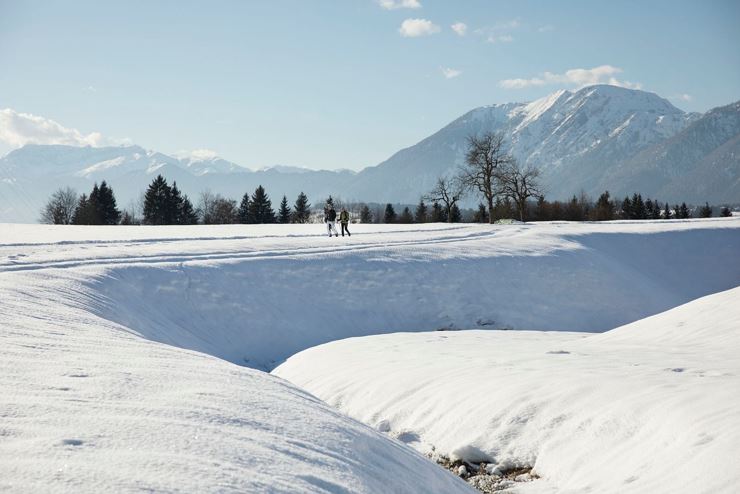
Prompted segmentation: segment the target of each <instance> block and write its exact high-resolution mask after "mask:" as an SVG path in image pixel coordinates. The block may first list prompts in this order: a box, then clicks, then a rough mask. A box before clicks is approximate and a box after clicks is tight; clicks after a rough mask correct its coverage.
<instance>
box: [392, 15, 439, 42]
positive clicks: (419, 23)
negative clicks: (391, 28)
mask: <svg viewBox="0 0 740 494" xmlns="http://www.w3.org/2000/svg"><path fill="white" fill-rule="evenodd" d="M398 32H399V33H401V36H403V37H404V38H416V37H419V36H429V35H432V34H435V33H438V32H439V26H438V25H436V24H434V23H433V22H432V21H429V20H426V19H406V20H405V21H403V23H401V27H400V28H399V29H398Z"/></svg>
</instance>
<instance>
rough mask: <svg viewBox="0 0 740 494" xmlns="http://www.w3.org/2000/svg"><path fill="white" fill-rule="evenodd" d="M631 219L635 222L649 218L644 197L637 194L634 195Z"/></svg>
mask: <svg viewBox="0 0 740 494" xmlns="http://www.w3.org/2000/svg"><path fill="white" fill-rule="evenodd" d="M631 217H632V219H635V220H644V219H646V218H647V211H646V209H645V203H644V202H643V200H642V195H640V194H637V193H635V194H633V195H632V215H631Z"/></svg>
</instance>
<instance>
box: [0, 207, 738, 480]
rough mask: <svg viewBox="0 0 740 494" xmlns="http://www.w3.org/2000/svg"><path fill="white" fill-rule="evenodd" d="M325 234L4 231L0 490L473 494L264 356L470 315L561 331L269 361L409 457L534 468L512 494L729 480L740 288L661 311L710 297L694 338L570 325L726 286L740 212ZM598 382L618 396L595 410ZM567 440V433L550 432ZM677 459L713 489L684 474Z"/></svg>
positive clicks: (287, 229)
mask: <svg viewBox="0 0 740 494" xmlns="http://www.w3.org/2000/svg"><path fill="white" fill-rule="evenodd" d="M322 231H323V230H322V228H321V226H320V225H300V226H299V225H290V226H278V225H270V226H243V225H233V226H217V227H205V226H197V227H156V228H155V227H149V228H147V227H53V226H42V225H0V328H1V331H0V362H1V363H0V368H1V369H2V371H1V373H0V489H7V490H10V491H18V492H21V491H22V492H27V491H34V490H35V491H48V490H63V491H64V490H69V491H71V490H80V489H82V490H87V491H102V490H110V489H114V490H119V491H120V490H124V491H125V490H182V491H204V490H205V491H230V490H234V491H236V490H239V491H259V492H261V491H276V492H302V491H303V492H316V491H326V492H456V491H458V490H459V491H460V492H466V491H467V489H468V488H467V486H466V485H465V484H464V483H463V482H462V481H460V480H459V479H455V478H454V476H452V475H451V474H449V473H448V472H445V471H444V470H442V469H440V468H439V467H437V466H436V465H434V464H433V463H431V462H428V461H427V460H425V459H424V458H422V457H421V455H419V454H418V453H416V452H414V451H413V449H411V448H408V447H406V446H404V445H402V444H401V443H399V442H393V441H389V440H388V439H387V438H386V437H384V435H383V434H381V433H379V432H377V431H373V430H372V429H371V428H369V427H366V426H363V425H361V424H359V423H358V422H356V421H354V420H352V419H350V418H348V417H346V416H344V415H343V414H341V413H339V412H337V411H335V410H334V409H333V408H331V407H330V406H328V405H325V404H323V403H322V402H320V401H318V400H317V399H315V398H313V397H312V396H310V395H308V394H307V393H305V392H303V391H301V390H300V389H299V388H297V387H295V386H294V385H290V384H288V383H286V382H285V381H283V380H281V379H278V378H277V377H274V376H270V375H268V374H265V373H264V372H261V370H271V369H273V368H274V367H276V366H277V365H279V364H280V363H282V362H283V361H284V360H285V359H287V358H288V357H290V356H291V355H294V354H295V353H297V352H300V351H301V350H306V349H308V348H311V347H313V346H315V345H319V344H322V343H326V342H330V341H334V340H339V339H342V338H347V337H352V336H364V335H372V334H383V333H391V332H398V331H417V332H418V331H430V330H436V329H468V328H485V329H494V328H512V329H523V330H550V331H566V332H563V333H541V332H519V331H516V332H479V331H474V332H468V331H464V332H444V333H420V334H416V335H409V334H398V335H386V336H378V337H372V338H364V339H353V340H347V341H341V342H336V343H332V344H329V345H326V346H322V347H318V348H314V349H312V350H308V351H307V352H304V353H301V354H299V355H296V356H295V357H293V358H291V359H290V360H288V362H287V363H285V364H284V365H283V366H282V367H280V368H279V369H278V370H277V373H278V374H280V375H281V376H285V377H289V378H290V380H291V381H293V382H294V383H296V384H298V385H300V386H305V388H306V389H307V390H308V391H309V392H311V393H314V394H316V395H317V396H319V397H320V398H326V399H327V400H328V401H329V403H330V404H331V405H336V406H338V407H339V408H340V410H342V411H346V412H348V413H349V414H350V415H352V416H354V417H356V418H358V419H360V420H362V421H365V422H367V423H368V424H369V425H370V426H373V427H377V426H378V425H379V424H380V423H381V421H383V420H385V422H383V423H382V425H381V429H384V430H385V429H386V428H388V429H389V430H391V431H393V432H394V433H396V435H399V434H400V436H399V437H401V439H404V440H405V441H406V442H411V443H413V444H412V445H414V446H417V447H420V448H421V449H424V447H423V446H424V445H429V444H433V445H435V446H436V447H437V451H438V452H439V453H449V454H453V453H457V454H460V455H461V456H462V457H464V458H468V459H472V458H471V457H470V456H469V455H471V454H472V455H473V456H475V454H480V455H482V457H481V458H483V459H486V460H487V461H489V462H490V461H495V462H496V461H497V462H506V461H509V462H522V463H529V464H532V465H534V466H535V467H536V470H537V472H538V473H539V474H540V475H541V476H542V477H543V479H541V480H538V481H536V482H533V483H532V484H531V486H532V487H530V488H533V487H534V486H535V485H536V486H540V487H539V488H544V487H543V486H551V487H553V488H556V489H560V488H567V489H574V490H576V491H584V490H585V489H588V488H589V487H590V488H595V489H596V490H603V489H606V490H609V489H608V488H611V489H613V490H616V491H624V490H633V489H634V490H635V492H638V491H639V490H640V489H642V487H643V486H646V487H645V489H648V490H651V489H652V487H653V486H658V487H661V486H663V485H664V484H660V483H655V484H651V482H658V480H660V477H662V476H663V475H664V474H665V472H671V477H672V478H673V477H675V478H676V479H682V481H683V482H684V485H691V486H694V487H696V488H697V489H698V490H700V491H701V490H703V489H704V487H703V486H706V485H709V486H713V487H715V488H716V489H715V491H717V490H722V489H723V488H724V487H726V485H727V484H724V483H723V482H726V481H728V479H730V480H735V481H737V480H738V479H737V477H736V474H735V470H736V469H733V467H732V465H735V464H737V463H729V461H730V460H733V461H734V459H736V458H737V456H738V454H737V451H738V448H737V447H733V446H731V444H733V443H734V444H737V439H738V437H737V430H738V426H737V425H734V426H732V427H730V425H732V423H733V422H734V424H738V423H740V420H738V416H737V415H736V414H735V415H733V413H736V412H732V411H731V409H732V408H733V407H734V408H735V409H737V408H738V407H737V405H738V403H737V401H736V400H737V398H736V396H735V395H733V394H732V392H733V390H735V389H737V388H738V386H737V384H738V381H737V377H736V376H737V371H738V368H737V366H733V365H734V364H730V363H727V360H728V356H729V355H731V354H733V353H734V354H737V353H738V350H740V348H739V347H740V338H739V337H738V334H737V331H736V329H737V326H738V323H737V314H736V313H725V312H721V311H719V309H718V308H716V307H715V308H712V307H714V306H712V305H711V304H712V303H715V302H712V301H715V300H720V301H721V302H722V303H719V302H717V303H716V304H715V305H716V306H717V307H721V308H725V309H726V308H727V307H730V308H733V307H734V306H737V305H738V304H737V303H735V304H732V303H728V300H729V301H730V302H732V301H733V300H735V301H736V300H737V299H738V293H737V292H736V291H729V292H725V293H723V294H719V295H715V296H713V297H710V298H707V299H703V300H700V301H697V302H694V304H699V305H688V306H686V307H688V308H686V307H684V308H680V309H676V310H677V311H680V310H684V311H689V313H690V314H693V313H695V312H700V311H705V310H706V311H709V312H710V314H709V315H710V316H711V317H704V318H702V320H700V321H696V320H694V319H691V318H690V317H688V316H686V317H685V319H686V321H687V322H686V327H693V328H696V329H697V330H701V331H705V332H708V331H711V330H712V328H718V329H717V330H716V331H720V329H722V328H725V329H723V330H722V332H721V334H724V335H725V336H724V337H723V338H724V339H722V340H720V339H718V338H709V339H710V340H712V342H713V343H711V344H710V343H705V339H700V340H699V343H698V344H693V345H691V344H689V343H681V341H683V340H680V341H679V340H676V341H673V340H672V338H671V335H672V334H673V332H668V333H666V332H665V331H667V330H663V332H662V333H661V332H658V330H656V331H651V332H650V335H652V336H651V337H650V338H647V334H648V333H647V332H643V331H636V330H635V329H634V327H633V329H631V330H630V329H629V328H630V327H631V326H628V327H625V328H622V329H620V330H619V331H616V332H610V333H605V334H603V335H598V336H590V335H584V334H582V333H581V334H578V333H573V331H577V332H584V331H595V332H601V331H606V330H609V329H611V328H613V327H616V326H620V325H622V324H626V323H630V322H633V321H637V320H639V319H642V318H644V317H647V316H650V315H653V314H657V313H659V312H662V311H664V310H668V309H671V308H673V307H676V306H678V305H681V304H684V303H687V302H690V301H691V300H693V299H696V298H698V297H702V296H705V295H709V294H712V293H715V292H719V291H722V290H728V289H731V288H734V287H736V286H738V285H739V284H740V283H738V282H739V281H740V261H739V260H738V254H737V253H738V251H739V248H740V220H738V219H733V218H730V219H711V220H694V221H685V222H677V221H671V222H654V223H653V222H635V223H630V222H612V223H609V224H570V223H552V224H540V225H536V224H534V225H502V226H494V227H490V226H487V225H485V226H475V225H455V226H448V225H421V226H419V225H408V226H401V225H395V226H392V225H354V226H353V233H355V235H354V236H353V237H351V238H344V239H343V238H341V237H340V238H338V239H337V238H333V239H329V238H327V237H325V236H323V235H321V232H322ZM717 297H719V298H717ZM722 297H724V298H722ZM707 301H709V302H707ZM701 304H710V305H707V306H706V307H705V306H704V305H701ZM692 307H693V309H692ZM735 310H737V309H735ZM690 314H689V315H690ZM715 316H716V317H715ZM656 317H657V318H660V317H666V316H664V315H660V316H656ZM682 317H683V316H682ZM733 318H734V319H733ZM647 321H650V320H647ZM647 321H642V322H639V323H636V324H637V325H639V324H648V322H647ZM733 321H734V322H733ZM689 322H691V324H689ZM705 323H706V324H709V323H712V325H713V326H712V327H709V326H706V327H705V326H701V324H705ZM666 324H667V325H662V323H661V325H658V326H659V327H660V328H668V327H669V326H670V324H672V323H666ZM676 324H677V323H676ZM733 324H734V326H732V325H733ZM727 325H731V327H730V330H732V329H733V328H734V329H735V331H734V332H732V331H730V330H727V329H726V328H727V327H728V326H727ZM658 326H656V327H658ZM652 327H653V326H650V328H652ZM633 332H639V333H640V335H639V336H640V338H636V337H627V336H625V337H624V338H619V337H618V335H620V334H624V335H627V334H629V333H633ZM702 334H704V333H702ZM444 337H447V338H444ZM661 339H667V340H668V343H666V342H665V341H662V340H661ZM720 341H721V344H720ZM358 342H363V343H362V344H361V345H360V346H358ZM162 343H165V345H163V344H162ZM713 345H714V346H713ZM612 348H613V350H612ZM336 349H343V350H342V351H340V352H336V351H335V350H336ZM191 350H195V351H196V352H202V353H196V352H193V351H191ZM345 350H346V355H345V352H344V351H345ZM391 350H392V351H391ZM547 352H555V353H547ZM558 352H560V353H558ZM563 352H570V353H563ZM204 354H209V355H204ZM581 355H583V357H581ZM351 356H354V357H353V359H354V360H353V359H352V358H351ZM422 357H426V358H422ZM679 357H681V358H679ZM317 359H318V360H317ZM394 359H395V360H394ZM419 359H421V360H419ZM224 360H226V361H224ZM413 362H416V363H417V365H415V366H414V365H412V363H413ZM627 362H629V365H628V364H627ZM234 363H237V364H240V366H235V365H233V364H234ZM631 364H640V365H634V366H633V365H631ZM342 365H344V367H341V366H342ZM241 366H247V367H252V368H253V369H247V368H244V367H241ZM337 366H340V367H337ZM417 368H418V370H417ZM257 369H260V370H257ZM475 369H478V371H479V374H476V373H475V372H474V370H475ZM666 369H667V370H666ZM676 369H681V370H680V371H679V370H676ZM424 370H426V371H425V372H423V371H424ZM443 371H444V372H446V373H447V374H446V375H445V376H444V377H445V378H444V379H441V376H440V373H443V374H444V372H443ZM422 372H423V374H422ZM717 373H719V374H717ZM332 374H334V375H332ZM728 374H729V375H728ZM618 376H622V377H623V378H622V379H618V378H617V377H618ZM354 377H356V378H357V380H356V381H355V380H354V379H353V378H354ZM602 377H603V383H604V384H603V386H602V380H601V378H602ZM692 380H693V381H692ZM381 384H385V386H381ZM615 391H622V392H624V393H626V395H625V396H626V398H625V401H624V402H621V401H620V402H619V403H614V402H609V401H608V400H607V398H608V397H612V398H613V396H614V392H615ZM378 393H380V394H381V395H382V396H379V395H378ZM453 393H454V395H453ZM491 394H493V396H490V395H491ZM735 394H736V393H735ZM648 395H649V396H652V397H654V398H649V397H648ZM371 396H372V397H374V398H371ZM451 396H454V398H451ZM391 397H397V398H398V399H396V400H391V399H390V398H391ZM512 397H514V398H515V399H513V398H512ZM725 397H726V399H725ZM381 398H382V399H381ZM386 398H388V399H386ZM648 398H649V399H648ZM368 400H370V401H371V402H372V403H371V405H372V406H365V405H367V403H368ZM720 405H721V406H720ZM713 406H716V408H711V407H713ZM363 407H364V408H363ZM558 407H561V408H562V411H560V412H559V411H558V410H557V409H558ZM661 407H662V408H661ZM708 407H709V409H708ZM675 410H678V411H677V412H676V411H675ZM620 412H621V413H620ZM661 413H662V415H661ZM704 413H706V414H707V415H706V416H705V415H702V414H704ZM560 415H562V418H560V419H559V418H558V417H559V416H560ZM610 417H611V420H610ZM707 417H709V418H707ZM693 420H697V421H698V422H697V423H696V424H694V423H693V422H692V421H693ZM646 422H650V424H651V425H650V427H648V426H645V423H646ZM435 423H438V425H436V426H435V425H434V424H435ZM517 423H519V425H518V426H517V425H516V424H517ZM658 423H664V424H665V427H663V428H661V427H658V425H656V424H658ZM444 424H452V426H454V427H453V429H452V431H449V430H446V429H445V427H444ZM497 424H499V425H500V427H499V426H497ZM684 425H685V426H686V428H687V429H690V431H689V432H685V434H683V435H681V434H676V430H675V429H681V428H682V427H683V426H684ZM720 426H722V427H724V428H725V430H724V431H723V432H724V434H723V435H718V434H717V430H718V428H719V427H720ZM547 427H549V429H547ZM579 427H580V429H579ZM471 428H472V429H471ZM547 430H550V431H552V433H551V434H550V435H548V433H547ZM574 430H579V431H581V430H582V431H584V434H583V438H582V439H579V440H578V441H581V442H578V441H570V442H569V441H568V440H567V439H568V437H569V432H570V436H573V431H574ZM507 431H508V432H507ZM656 431H657V432H656ZM707 431H708V432H707ZM633 432H634V434H635V438H634V439H629V440H628V439H627V438H628V437H632V436H631V435H632V433H633ZM701 432H707V436H706V437H705V436H702V437H699V436H698V434H699V433H701ZM640 434H642V435H640ZM691 434H694V435H691ZM694 436H696V437H694ZM710 436H711V438H710V439H707V437H710ZM725 437H727V438H729V439H727V440H726V439H725ZM620 438H621V440H622V441H621V442H620ZM729 440H732V443H730V442H726V441H729ZM670 441H678V442H676V443H675V448H673V451H674V454H672V455H668V454H667V453H666V454H663V455H661V454H660V451H663V448H664V447H665V446H666V444H665V443H666V442H668V443H669V444H674V443H670ZM681 441H683V442H681ZM584 444H588V445H589V446H588V448H589V449H587V451H586V452H584V451H582V449H583V448H584V447H585V446H584ZM420 445H421V446H420ZM728 445H729V446H728ZM473 448H476V449H473ZM650 448H653V450H654V451H655V454H654V455H653V456H654V457H655V460H654V461H652V460H651V461H648V462H646V461H644V460H645V458H646V456H647V455H648V453H649V450H650ZM605 449H609V450H610V451H609V452H608V453H605V452H604V450H605ZM659 450H660V451H659ZM702 451H708V452H709V453H706V454H704V453H702ZM717 452H723V454H724V457H723V458H717V457H716V456H717ZM638 453H639V454H638ZM709 460H712V461H713V462H714V466H711V467H710V466H708V461H709ZM610 462H615V463H617V464H618V465H617V466H616V467H615V465H614V464H613V463H610ZM677 462H681V463H680V464H679V463H677ZM638 463H639V464H638ZM686 464H691V465H695V467H696V468H700V469H702V473H704V472H707V475H710V474H712V475H713V478H715V479H716V482H714V483H709V482H704V483H702V484H691V483H690V482H688V480H687V476H688V475H689V473H688V472H690V469H689V468H685V469H684V471H678V470H680V469H681V468H684V467H685V466H686ZM719 469H721V470H722V471H721V472H718V471H716V470H719ZM627 470H632V472H631V473H630V474H629V475H626V473H625V472H626V471H627ZM733 475H735V477H733ZM597 477H598V478H600V479H601V480H598V479H597ZM633 477H634V478H633ZM697 478H700V479H702V481H704V480H706V478H705V477H704V476H703V475H702V476H698V477H697ZM627 480H629V481H630V482H628V483H623V482H625V481H627ZM612 482H620V484H618V485H615V484H612ZM671 482H673V480H671ZM676 482H678V480H676ZM665 485H674V486H675V485H678V484H665ZM636 486H638V487H639V488H638V487H636ZM602 488H603V489H602ZM658 490H662V489H658Z"/></svg>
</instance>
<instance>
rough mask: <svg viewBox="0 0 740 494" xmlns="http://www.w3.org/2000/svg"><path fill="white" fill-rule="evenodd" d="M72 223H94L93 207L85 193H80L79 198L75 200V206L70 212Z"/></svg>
mask: <svg viewBox="0 0 740 494" xmlns="http://www.w3.org/2000/svg"><path fill="white" fill-rule="evenodd" d="M72 224H73V225H94V224H95V208H94V206H93V205H92V204H91V203H90V200H89V199H88V197H87V194H82V195H81V196H80V200H79V201H77V207H75V211H74V213H73V214H72Z"/></svg>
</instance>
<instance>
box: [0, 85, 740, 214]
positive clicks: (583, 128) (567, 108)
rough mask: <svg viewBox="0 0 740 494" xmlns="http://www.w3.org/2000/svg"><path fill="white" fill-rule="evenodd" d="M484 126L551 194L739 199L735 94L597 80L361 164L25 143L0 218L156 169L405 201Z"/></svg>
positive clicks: (230, 183)
mask: <svg viewBox="0 0 740 494" xmlns="http://www.w3.org/2000/svg"><path fill="white" fill-rule="evenodd" d="M486 131H495V132H501V133H503V134H504V136H505V138H506V140H507V142H508V143H509V145H510V151H511V153H512V154H513V155H514V156H515V157H516V158H517V159H518V160H519V161H520V162H523V163H526V164H528V165H532V166H536V167H538V168H540V169H541V170H542V182H543V185H544V188H545V190H546V194H547V196H548V198H551V199H567V198H569V197H571V196H572V195H573V194H577V193H579V192H580V191H584V192H586V193H588V194H589V195H591V196H593V197H596V196H598V195H599V194H600V193H601V192H603V191H604V190H609V191H610V192H611V193H612V195H613V196H616V197H621V196H623V195H626V194H631V193H632V192H636V191H639V192H641V193H642V194H643V195H647V196H651V197H655V198H657V199H659V200H661V201H666V200H667V201H671V202H675V201H679V202H680V201H687V202H694V203H703V202H704V201H709V202H713V203H718V202H737V201H740V102H738V103H733V104H730V105H727V106H725V107H722V108H716V109H714V110H711V111H709V112H707V113H706V114H704V115H700V114H696V113H686V112H683V111H682V110H680V109H678V108H676V107H675V106H673V105H672V104H671V103H670V102H668V101H667V100H666V99H664V98H661V97H660V96H658V95H656V94H653V93H649V92H645V91H639V90H632V89H625V88H621V87H616V86H608V85H596V86H589V87H585V88H583V89H581V90H578V91H574V92H571V91H565V90H561V91H557V92H555V93H552V94H550V95H548V96H545V97H544V98H541V99H538V100H536V101H532V102H529V103H506V104H496V105H490V106H484V107H480V108H476V109H474V110H471V111H469V112H468V113H466V114H464V115H462V116H461V117H459V118H458V119H456V120H454V121H453V122H451V123H450V124H449V125H447V126H445V127H444V128H442V129H441V130H439V131H438V132H436V133H434V134H433V135H431V136H429V137H427V138H425V139H423V140H422V141H420V142H419V143H417V144H415V145H413V146H411V147H408V148H406V149H402V150H400V151H398V152H397V153H395V154H394V155H393V156H391V157H390V158H389V159H387V160H386V161H384V162H383V163H380V164H379V165H377V166H373V167H368V168H365V169H364V170H362V171H360V172H354V171H349V170H337V171H326V170H320V171H316V170H309V169H306V168H300V167H296V166H284V165H278V166H272V167H267V168H263V169H260V170H257V171H252V170H249V169H247V168H244V167H242V166H239V165H237V164H236V163H232V162H230V161H227V160H224V159H223V158H220V157H218V156H217V155H216V154H215V153H214V152H212V151H208V150H196V151H193V152H189V153H178V154H177V155H175V156H169V155H166V154H162V153H158V152H156V151H148V150H145V149H143V148H141V147H139V146H122V147H103V148H93V147H72V146H62V145H53V146H40V145H27V146H25V147H23V148H21V149H18V150H15V151H13V152H11V153H9V154H7V155H6V156H4V157H2V158H0V221H25V222H32V221H35V220H36V219H37V216H38V211H39V209H40V208H41V206H42V204H43V202H44V201H45V200H46V198H47V197H48V196H49V194H50V193H51V192H53V191H54V190H55V189H57V188H58V187H60V186H64V185H69V186H71V187H73V188H76V189H77V190H78V191H79V192H83V191H89V189H90V188H91V187H92V183H93V182H96V181H97V182H100V181H102V180H107V181H108V183H109V184H110V185H111V186H112V187H113V188H114V190H115V192H116V196H117V198H118V202H119V205H120V206H126V205H128V204H129V203H130V202H131V201H132V200H133V201H135V200H137V199H138V198H139V196H140V194H141V193H142V191H143V190H144V189H145V188H146V186H147V185H148V183H149V182H150V181H151V179H152V178H153V177H152V176H153V175H156V174H159V173H161V174H162V175H164V176H165V177H166V178H167V179H168V180H169V181H170V182H172V181H177V184H178V186H179V187H180V188H181V189H182V190H183V191H185V192H186V193H187V194H189V195H190V196H191V198H194V197H195V196H197V194H199V193H200V192H201V191H203V190H205V189H211V190H212V191H214V192H217V193H220V194H223V195H224V196H227V197H232V198H235V199H238V198H240V197H241V196H242V195H243V194H244V193H245V192H251V191H253V190H254V188H255V187H256V186H257V185H260V184H261V185H263V186H264V187H265V188H266V189H267V191H268V193H269V194H271V196H272V197H273V200H274V201H275V202H276V201H278V200H279V199H280V197H281V196H282V195H283V194H285V195H286V196H287V197H288V198H289V199H291V200H292V199H293V198H294V197H295V196H296V195H297V194H298V193H299V192H300V191H303V192H305V193H306V194H308V196H309V199H310V200H311V201H312V202H317V201H320V200H323V198H324V197H326V196H328V195H329V194H332V195H334V196H340V197H342V198H344V199H353V200H363V201H375V202H405V203H414V202H416V201H418V199H419V197H420V196H421V195H422V194H423V193H425V192H427V191H428V190H429V189H431V187H432V186H433V184H434V182H435V181H436V179H437V178H438V177H439V176H441V175H446V174H451V173H454V172H455V170H456V168H457V167H459V166H460V165H461V164H462V163H463V160H464V155H465V148H466V141H467V138H468V136H470V135H474V134H480V133H482V132H486ZM473 201H474V199H472V198H471V199H469V204H472V202H473Z"/></svg>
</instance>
